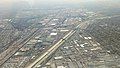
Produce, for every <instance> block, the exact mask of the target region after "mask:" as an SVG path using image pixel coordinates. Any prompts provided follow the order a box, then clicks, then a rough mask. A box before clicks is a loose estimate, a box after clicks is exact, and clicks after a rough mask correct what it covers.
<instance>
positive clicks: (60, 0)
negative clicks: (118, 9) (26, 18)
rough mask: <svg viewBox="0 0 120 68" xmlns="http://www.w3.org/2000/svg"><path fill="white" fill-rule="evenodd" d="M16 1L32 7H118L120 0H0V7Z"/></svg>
mask: <svg viewBox="0 0 120 68" xmlns="http://www.w3.org/2000/svg"><path fill="white" fill-rule="evenodd" d="M16 1H27V2H29V3H30V4H32V5H34V4H45V5H47V4H66V3H72V4H74V3H83V2H84V3H86V2H87V3H89V2H94V3H101V4H106V5H114V6H116V5H117V6H120V5H119V3H120V0H0V5H1V6H9V7H10V6H11V5H12V4H13V3H14V2H16ZM106 1H107V2H106ZM87 3H86V4H87ZM1 6H0V7H1Z"/></svg>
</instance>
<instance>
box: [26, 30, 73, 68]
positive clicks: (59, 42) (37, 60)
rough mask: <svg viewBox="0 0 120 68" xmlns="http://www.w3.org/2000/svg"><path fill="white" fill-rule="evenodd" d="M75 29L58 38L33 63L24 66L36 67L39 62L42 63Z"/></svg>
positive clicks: (28, 67)
mask: <svg viewBox="0 0 120 68" xmlns="http://www.w3.org/2000/svg"><path fill="white" fill-rule="evenodd" d="M74 33H75V30H71V31H70V32H69V33H68V34H67V35H65V36H64V37H63V38H62V39H60V40H59V41H58V42H57V43H56V44H55V45H54V46H52V47H51V48H50V49H48V50H47V51H46V52H45V53H44V54H43V55H42V56H40V57H38V59H36V60H35V61H34V62H33V63H31V64H30V65H28V66H26V68H36V67H37V66H39V64H42V63H43V62H44V60H46V59H47V58H48V57H49V56H50V55H52V54H53V53H54V52H55V51H56V50H57V49H58V48H59V47H60V46H61V45H62V44H63V43H64V42H65V41H66V40H67V39H69V38H70V37H71V36H72V35H73V34H74Z"/></svg>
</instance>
